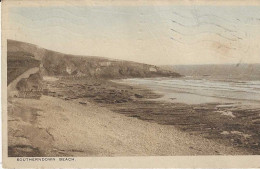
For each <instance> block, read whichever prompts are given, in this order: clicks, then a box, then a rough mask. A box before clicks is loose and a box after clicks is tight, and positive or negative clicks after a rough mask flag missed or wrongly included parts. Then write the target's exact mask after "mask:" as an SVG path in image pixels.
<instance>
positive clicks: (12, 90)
mask: <svg viewBox="0 0 260 169" xmlns="http://www.w3.org/2000/svg"><path fill="white" fill-rule="evenodd" d="M38 71H39V67H34V68H31V69H29V70H27V71H25V72H24V73H23V74H21V75H20V76H18V77H17V78H16V79H15V80H13V81H12V82H11V83H10V84H9V85H8V86H7V91H8V96H13V95H15V94H16V93H17V89H16V85H17V83H18V82H19V81H20V80H21V79H23V78H28V77H29V76H30V75H31V74H34V73H37V72H38Z"/></svg>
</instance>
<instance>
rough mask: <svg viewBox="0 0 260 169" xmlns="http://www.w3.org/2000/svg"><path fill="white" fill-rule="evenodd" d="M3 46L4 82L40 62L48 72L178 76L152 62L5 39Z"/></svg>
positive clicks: (104, 76)
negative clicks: (67, 51)
mask: <svg viewBox="0 0 260 169" xmlns="http://www.w3.org/2000/svg"><path fill="white" fill-rule="evenodd" d="M7 48H8V66H7V67H8V77H9V79H8V83H10V82H11V81H12V80H13V79H15V78H16V77H17V76H19V75H20V74H21V73H23V72H24V71H26V70H28V69H30V68H32V67H36V66H40V67H41V70H42V73H43V74H45V75H48V76H86V77H91V78H93V77H96V78H109V79H116V78H133V77H136V78H138V77H139V78H142V77H178V76H180V75H179V74H178V73H175V72H173V71H169V70H164V69H161V68H159V67H157V66H154V65H148V64H142V63H136V62H131V61H123V60H113V59H109V58H103V57H94V56H76V55H70V54H63V53H59V52H55V51H51V50H47V49H44V48H41V47H38V46H36V45H33V44H29V43H25V42H19V41H14V40H8V43H7ZM14 72H16V73H14ZM17 72H18V73H17Z"/></svg>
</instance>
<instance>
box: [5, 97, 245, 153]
mask: <svg viewBox="0 0 260 169" xmlns="http://www.w3.org/2000/svg"><path fill="white" fill-rule="evenodd" d="M78 102H79V101H77V100H75V101H71V100H70V101H65V100H62V99H59V98H54V97H50V96H43V97H42V98H41V99H40V100H34V99H19V98H14V99H13V100H12V103H10V112H11V113H9V146H10V147H12V151H33V150H35V151H36V150H37V151H36V153H34V154H35V155H39V154H41V155H44V156H144V155H149V156H155V155H156V156H158V155H213V154H214V155H217V154H228V155H232V154H245V152H241V151H240V150H237V149H234V148H232V147H226V146H224V145H221V144H218V143H216V142H214V141H213V140H207V139H205V138H202V137H200V136H194V135H190V134H187V133H184V132H181V131H179V130H177V129H176V128H174V127H173V126H167V125H159V124H156V123H151V122H146V121H142V120H138V119H136V118H131V117H126V116H124V115H122V114H118V113H114V112H111V111H109V110H108V109H106V108H102V107H98V106H97V105H94V104H90V103H87V104H86V105H81V104H79V103H78ZM17 106H18V108H16V109H17V110H20V112H17V111H15V107H17ZM19 106H20V107H22V108H23V109H24V110H22V109H21V108H19ZM19 140H20V141H19ZM22 145H26V146H22ZM17 146H19V147H17ZM24 147H25V148H27V149H28V148H30V150H23V148H24ZM14 149H15V150H14ZM19 149H20V150H19ZM30 155H32V154H30Z"/></svg>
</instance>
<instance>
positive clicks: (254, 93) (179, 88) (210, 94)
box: [121, 64, 260, 107]
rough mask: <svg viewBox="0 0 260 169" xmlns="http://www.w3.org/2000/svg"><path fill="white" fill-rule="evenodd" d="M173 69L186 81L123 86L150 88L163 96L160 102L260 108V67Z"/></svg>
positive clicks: (137, 80)
mask: <svg viewBox="0 0 260 169" xmlns="http://www.w3.org/2000/svg"><path fill="white" fill-rule="evenodd" d="M167 68H168V69H169V67H167ZM170 69H171V70H174V71H175V72H178V73H180V74H182V75H183V77H180V78H162V77H160V78H131V79H123V80H122V81H121V82H123V83H127V84H133V85H139V86H143V87H146V88H149V89H151V90H153V91H154V92H157V93H158V94H161V95H163V97H161V98H159V100H166V101H169V102H176V103H186V104H204V103H225V104H229V103H232V104H238V105H245V106H254V107H260V64H255V65H246V64H245V65H188V66H187V65H184V66H172V67H170Z"/></svg>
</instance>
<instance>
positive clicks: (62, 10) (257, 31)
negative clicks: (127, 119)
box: [8, 5, 260, 65]
mask: <svg viewBox="0 0 260 169" xmlns="http://www.w3.org/2000/svg"><path fill="white" fill-rule="evenodd" d="M9 30H10V32H11V33H10V34H9V37H8V38H9V39H13V40H20V41H24V42H28V43H33V44H36V45H39V46H41V47H44V48H46V49H51V50H55V51H58V52H62V53H69V54H76V55H91V56H102V57H108V58H114V59H123V60H132V61H136V62H142V63H148V64H155V65H165V64H229V63H260V6H258V7H256V6H255V7H253V6H251V7H250V6H247V7H246V6H244V7H243V6H237V7H235V6H233V7H232V6H230V7H228V6H174V5H168V6H81V7H68V6H64V7H15V8H11V9H10V10H9Z"/></svg>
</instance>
